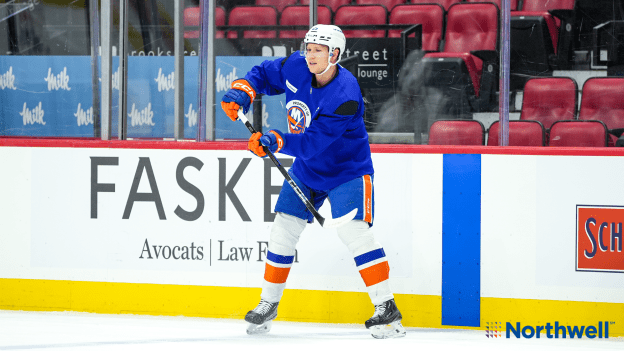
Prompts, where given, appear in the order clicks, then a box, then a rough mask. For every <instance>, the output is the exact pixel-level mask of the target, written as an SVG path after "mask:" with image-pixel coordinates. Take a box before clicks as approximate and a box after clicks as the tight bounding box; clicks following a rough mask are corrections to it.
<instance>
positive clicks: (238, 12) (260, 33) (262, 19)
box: [227, 6, 277, 39]
mask: <svg viewBox="0 0 624 351" xmlns="http://www.w3.org/2000/svg"><path fill="white" fill-rule="evenodd" d="M228 25H230V26H275V25H277V10H276V9H275V7H273V6H237V7H235V8H233V9H232V11H230V16H229V18H228ZM227 37H228V38H230V39H233V38H237V33H236V31H228V34H227ZM243 37H244V38H276V37H277V33H276V32H275V31H274V30H271V31H269V30H246V31H245V32H244V34H243Z"/></svg>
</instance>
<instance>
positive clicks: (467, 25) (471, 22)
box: [444, 3, 499, 52]
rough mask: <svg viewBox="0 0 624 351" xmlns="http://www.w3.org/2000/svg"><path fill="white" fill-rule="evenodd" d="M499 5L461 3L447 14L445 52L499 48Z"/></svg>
mask: <svg viewBox="0 0 624 351" xmlns="http://www.w3.org/2000/svg"><path fill="white" fill-rule="evenodd" d="M498 13H499V11H498V7H497V6H496V5H494V4H493V3H476V4H467V3H463V4H462V3H460V4H455V5H452V6H451V7H450V8H449V10H448V12H447V14H446V33H445V35H444V42H445V44H444V52H470V51H473V50H496V49H497V48H498V39H499V38H498V37H499V36H498V33H499V25H498V19H499V15H498Z"/></svg>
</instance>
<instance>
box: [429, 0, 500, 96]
mask: <svg viewBox="0 0 624 351" xmlns="http://www.w3.org/2000/svg"><path fill="white" fill-rule="evenodd" d="M498 19H499V11H498V7H497V6H496V5H494V4H491V3H475V4H455V5H452V6H451V7H450V8H449V11H448V13H447V15H446V33H445V37H444V41H445V46H444V51H443V52H440V53H429V54H426V55H425V58H429V59H434V60H438V59H445V58H461V59H462V60H463V61H464V64H465V65H466V68H467V69H468V72H469V74H470V80H471V81H472V85H473V88H474V95H476V96H477V97H478V96H479V93H480V91H479V89H480V81H481V73H482V70H483V60H481V59H480V58H479V57H477V56H475V55H473V54H471V52H472V51H477V50H486V51H491V52H495V51H496V50H498V39H499V38H498V37H499V35H498V33H499V21H498Z"/></svg>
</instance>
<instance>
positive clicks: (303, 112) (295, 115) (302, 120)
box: [286, 100, 312, 134]
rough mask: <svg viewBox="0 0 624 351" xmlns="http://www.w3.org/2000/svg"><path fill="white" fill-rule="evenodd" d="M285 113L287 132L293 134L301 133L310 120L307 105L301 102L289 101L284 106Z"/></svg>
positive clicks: (310, 115) (310, 116)
mask: <svg viewBox="0 0 624 351" xmlns="http://www.w3.org/2000/svg"><path fill="white" fill-rule="evenodd" d="M286 111H287V112H286V115H287V118H288V131H290V132H291V133H294V134H299V133H303V132H304V131H305V129H306V128H307V127H308V126H309V125H310V121H311V120H312V114H311V113H310V109H309V108H308V105H306V104H305V103H304V102H303V101H301V100H291V101H289V102H288V104H286Z"/></svg>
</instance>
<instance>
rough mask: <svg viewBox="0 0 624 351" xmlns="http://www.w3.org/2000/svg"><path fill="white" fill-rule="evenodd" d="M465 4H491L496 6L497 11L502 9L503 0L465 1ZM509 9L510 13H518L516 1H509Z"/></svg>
mask: <svg viewBox="0 0 624 351" xmlns="http://www.w3.org/2000/svg"><path fill="white" fill-rule="evenodd" d="M465 2H493V3H495V4H496V6H498V8H499V9H502V2H503V0H465ZM510 3H511V9H510V11H518V0H511V1H510Z"/></svg>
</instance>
